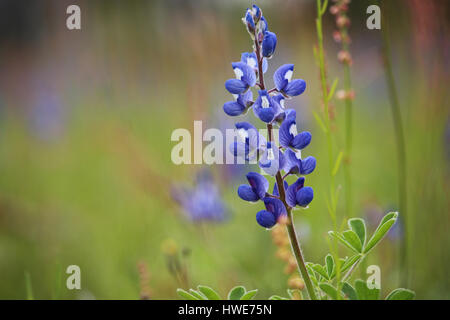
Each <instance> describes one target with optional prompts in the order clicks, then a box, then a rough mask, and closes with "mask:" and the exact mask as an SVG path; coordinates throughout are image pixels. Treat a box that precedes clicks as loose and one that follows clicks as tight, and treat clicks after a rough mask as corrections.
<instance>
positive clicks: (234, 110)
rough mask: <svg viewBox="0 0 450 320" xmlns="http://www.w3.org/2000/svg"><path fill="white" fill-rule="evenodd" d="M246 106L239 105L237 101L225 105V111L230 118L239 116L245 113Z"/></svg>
mask: <svg viewBox="0 0 450 320" xmlns="http://www.w3.org/2000/svg"><path fill="white" fill-rule="evenodd" d="M245 109H246V108H245V106H243V105H241V104H239V103H237V102H236V101H229V102H226V103H225V104H224V105H223V111H225V113H226V114H227V115H229V116H238V115H241V114H242V113H244V111H245Z"/></svg>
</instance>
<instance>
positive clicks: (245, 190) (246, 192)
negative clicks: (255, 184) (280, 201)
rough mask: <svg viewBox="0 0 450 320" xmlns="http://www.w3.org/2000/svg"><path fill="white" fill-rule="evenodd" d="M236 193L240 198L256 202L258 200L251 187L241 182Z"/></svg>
mask: <svg viewBox="0 0 450 320" xmlns="http://www.w3.org/2000/svg"><path fill="white" fill-rule="evenodd" d="M237 192H238V195H239V197H240V198H241V199H242V200H245V201H251V202H256V201H258V200H259V197H258V195H257V194H256V193H255V192H254V191H253V189H252V187H250V186H249V185H246V184H241V185H240V186H239V188H238V191H237Z"/></svg>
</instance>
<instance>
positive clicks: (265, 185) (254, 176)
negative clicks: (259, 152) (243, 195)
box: [247, 172, 269, 199]
mask: <svg viewBox="0 0 450 320" xmlns="http://www.w3.org/2000/svg"><path fill="white" fill-rule="evenodd" d="M247 180H248V183H249V184H250V186H251V187H252V188H253V191H254V192H255V193H256V194H257V195H258V197H259V198H260V199H263V198H264V197H265V196H266V193H267V190H269V182H268V181H267V179H266V178H265V177H263V176H262V175H260V174H259V173H256V172H249V173H247Z"/></svg>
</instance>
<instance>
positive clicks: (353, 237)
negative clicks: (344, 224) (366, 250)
mask: <svg viewBox="0 0 450 320" xmlns="http://www.w3.org/2000/svg"><path fill="white" fill-rule="evenodd" d="M342 235H343V236H344V239H345V240H346V241H347V242H348V243H349V244H350V245H351V246H352V248H353V249H355V251H356V252H358V253H359V252H362V243H361V240H360V239H359V237H358V235H357V234H356V233H355V232H354V231H353V230H346V231H344V232H342Z"/></svg>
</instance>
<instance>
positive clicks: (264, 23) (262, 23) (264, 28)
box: [259, 16, 269, 33]
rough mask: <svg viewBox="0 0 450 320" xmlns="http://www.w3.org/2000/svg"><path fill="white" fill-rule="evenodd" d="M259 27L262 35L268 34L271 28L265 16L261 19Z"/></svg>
mask: <svg viewBox="0 0 450 320" xmlns="http://www.w3.org/2000/svg"><path fill="white" fill-rule="evenodd" d="M259 26H260V28H261V31H262V33H264V32H266V31H267V29H268V28H269V25H268V24H267V21H266V18H264V16H262V17H261V20H260V21H259Z"/></svg>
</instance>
